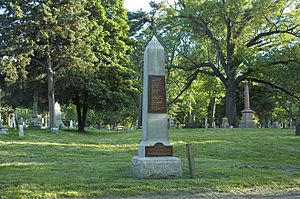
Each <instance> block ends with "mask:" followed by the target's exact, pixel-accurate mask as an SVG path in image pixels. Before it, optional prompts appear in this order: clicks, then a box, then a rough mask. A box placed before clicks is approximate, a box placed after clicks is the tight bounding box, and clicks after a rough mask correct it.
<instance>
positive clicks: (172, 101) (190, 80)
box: [168, 71, 198, 106]
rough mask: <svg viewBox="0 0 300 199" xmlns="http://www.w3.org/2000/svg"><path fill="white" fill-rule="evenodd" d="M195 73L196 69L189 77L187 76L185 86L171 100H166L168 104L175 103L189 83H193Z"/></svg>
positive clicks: (195, 76)
mask: <svg viewBox="0 0 300 199" xmlns="http://www.w3.org/2000/svg"><path fill="white" fill-rule="evenodd" d="M197 74H198V71H196V72H194V73H193V74H192V75H191V76H190V77H189V78H188V82H187V83H186V84H185V87H184V88H183V89H182V90H181V91H180V93H179V94H178V95H177V96H176V97H175V98H174V99H173V100H171V101H170V102H168V106H169V105H171V104H173V103H175V102H176V101H177V100H178V98H179V97H180V96H181V95H182V94H183V93H184V91H186V90H187V89H188V88H189V87H190V86H191V84H192V83H193V81H194V80H195V79H196V78H197Z"/></svg>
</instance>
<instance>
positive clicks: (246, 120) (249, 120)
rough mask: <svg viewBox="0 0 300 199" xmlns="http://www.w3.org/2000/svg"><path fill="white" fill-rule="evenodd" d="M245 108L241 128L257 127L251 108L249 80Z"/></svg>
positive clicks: (246, 84) (246, 86)
mask: <svg viewBox="0 0 300 199" xmlns="http://www.w3.org/2000/svg"><path fill="white" fill-rule="evenodd" d="M244 94H245V108H244V110H243V111H242V122H241V124H240V128H256V124H255V122H254V120H253V111H252V110H251V109H250V97H249V87H248V81H247V80H246V81H245V90H244Z"/></svg>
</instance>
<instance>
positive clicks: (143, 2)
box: [124, 0, 166, 12]
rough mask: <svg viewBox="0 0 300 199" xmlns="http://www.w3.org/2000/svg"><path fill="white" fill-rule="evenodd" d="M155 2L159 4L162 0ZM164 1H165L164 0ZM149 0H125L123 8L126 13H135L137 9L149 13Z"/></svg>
mask: <svg viewBox="0 0 300 199" xmlns="http://www.w3.org/2000/svg"><path fill="white" fill-rule="evenodd" d="M154 1H155V2H160V1H163V0H154ZM164 1H166V0H164ZM150 2H151V0H125V1H124V6H125V8H126V9H127V10H128V11H132V12H134V11H137V10H139V9H142V10H144V11H149V10H150V5H149V3H150Z"/></svg>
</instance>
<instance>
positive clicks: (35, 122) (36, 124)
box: [29, 91, 41, 129]
mask: <svg viewBox="0 0 300 199" xmlns="http://www.w3.org/2000/svg"><path fill="white" fill-rule="evenodd" d="M37 112H38V92H37V91H34V94H33V107H32V116H31V121H30V124H29V127H30V128H32V129H39V128H41V127H40V124H39V121H38V113H37Z"/></svg>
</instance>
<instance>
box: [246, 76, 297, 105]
mask: <svg viewBox="0 0 300 199" xmlns="http://www.w3.org/2000/svg"><path fill="white" fill-rule="evenodd" d="M247 80H250V81H254V82H257V83H261V84H265V85H268V86H271V87H272V88H276V89H278V90H281V91H282V92H284V93H286V94H287V95H289V96H291V97H293V98H295V99H296V100H298V102H300V97H298V96H296V95H295V94H293V93H291V92H290V91H288V90H287V89H285V88H282V87H280V86H278V85H275V84H273V83H272V82H267V81H265V80H261V79H257V78H253V77H249V78H247Z"/></svg>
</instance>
